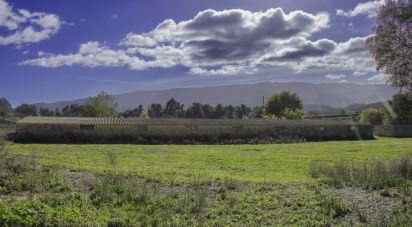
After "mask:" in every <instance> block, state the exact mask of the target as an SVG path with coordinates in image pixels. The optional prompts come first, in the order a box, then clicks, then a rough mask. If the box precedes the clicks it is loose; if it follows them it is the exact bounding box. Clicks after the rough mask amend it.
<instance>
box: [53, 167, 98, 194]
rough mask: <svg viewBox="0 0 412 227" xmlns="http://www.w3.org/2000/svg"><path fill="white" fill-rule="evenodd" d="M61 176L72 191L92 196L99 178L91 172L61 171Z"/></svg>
mask: <svg viewBox="0 0 412 227" xmlns="http://www.w3.org/2000/svg"><path fill="white" fill-rule="evenodd" d="M59 174H60V175H62V176H63V178H64V179H65V180H66V182H67V183H68V184H69V185H70V187H71V189H72V190H73V191H75V192H81V193H85V194H90V193H91V192H92V190H93V187H94V185H95V184H96V182H97V181H98V180H99V177H98V176H97V175H96V174H94V173H90V172H79V171H73V170H68V169H60V170H59Z"/></svg>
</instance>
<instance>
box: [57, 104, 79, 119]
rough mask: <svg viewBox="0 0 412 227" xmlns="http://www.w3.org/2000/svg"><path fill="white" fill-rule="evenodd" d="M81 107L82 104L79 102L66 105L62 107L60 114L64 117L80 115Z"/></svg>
mask: <svg viewBox="0 0 412 227" xmlns="http://www.w3.org/2000/svg"><path fill="white" fill-rule="evenodd" d="M83 107H84V106H82V105H79V104H71V105H67V106H65V107H63V109H62V112H61V115H63V116H64V117H80V116H81V115H82V110H83ZM59 112H60V110H59ZM56 116H57V115H56Z"/></svg>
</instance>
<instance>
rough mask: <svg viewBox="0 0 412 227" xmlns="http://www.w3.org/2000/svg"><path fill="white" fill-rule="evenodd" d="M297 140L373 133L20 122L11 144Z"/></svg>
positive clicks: (349, 126)
mask: <svg viewBox="0 0 412 227" xmlns="http://www.w3.org/2000/svg"><path fill="white" fill-rule="evenodd" d="M284 138H301V139H305V140H308V141H319V140H356V139H372V138H373V127H372V126H370V125H366V124H354V123H351V122H339V121H328V120H236V119H233V120H229V119H180V118H179V119H170V118H160V119H158V118H73V117H26V118H24V119H22V120H20V121H18V122H17V127H16V137H15V140H16V141H17V142H41V143H143V144H152V143H156V144H159V143H225V142H229V143H230V141H232V142H233V141H238V142H239V143H240V142H241V141H244V142H248V141H249V142H250V141H252V140H256V141H258V140H265V139H269V140H273V139H274V140H276V139H284Z"/></svg>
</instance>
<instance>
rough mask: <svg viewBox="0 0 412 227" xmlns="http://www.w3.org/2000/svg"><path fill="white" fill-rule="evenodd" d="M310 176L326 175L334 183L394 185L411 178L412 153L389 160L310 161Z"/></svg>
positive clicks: (382, 186) (375, 187) (331, 183)
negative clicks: (330, 162)
mask: <svg viewBox="0 0 412 227" xmlns="http://www.w3.org/2000/svg"><path fill="white" fill-rule="evenodd" d="M309 175H310V176H311V177H312V178H321V177H326V179H325V182H326V183H328V184H330V185H334V186H338V187H339V186H342V185H355V186H364V187H367V188H373V189H382V188H385V187H394V186H398V185H400V184H402V182H404V180H412V153H410V154H406V155H402V156H401V157H399V158H397V159H394V160H390V161H382V160H374V161H372V162H365V163H361V164H359V163H354V162H353V161H352V162H351V161H345V160H340V161H337V162H335V163H332V164H327V163H319V162H312V163H311V165H310V167H309Z"/></svg>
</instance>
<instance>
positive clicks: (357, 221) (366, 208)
mask: <svg viewBox="0 0 412 227" xmlns="http://www.w3.org/2000/svg"><path fill="white" fill-rule="evenodd" d="M330 193H331V195H332V196H334V197H337V198H340V199H342V200H343V201H345V202H346V203H347V204H348V205H350V206H351V207H352V213H350V214H347V215H345V216H344V217H342V218H340V219H339V220H337V221H338V223H339V225H341V224H348V225H352V226H353V225H367V224H372V223H375V224H377V223H379V222H381V221H382V220H387V219H388V218H389V216H390V215H391V212H392V210H393V209H394V208H395V206H396V205H397V204H398V202H399V201H400V199H399V198H393V197H384V196H382V195H380V193H379V192H378V191H367V190H364V189H361V188H352V187H347V188H342V189H333V190H330Z"/></svg>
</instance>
